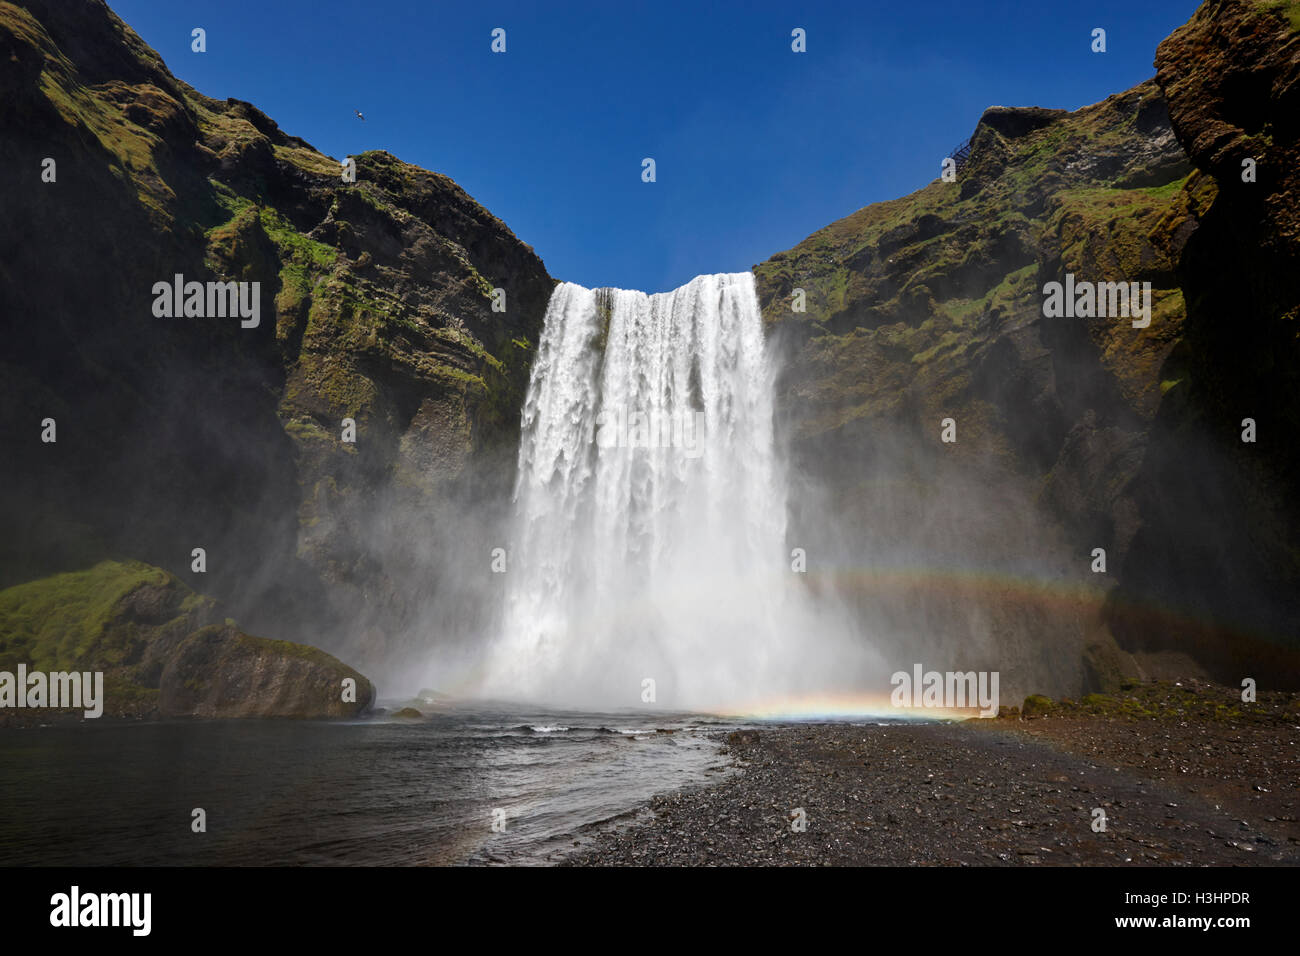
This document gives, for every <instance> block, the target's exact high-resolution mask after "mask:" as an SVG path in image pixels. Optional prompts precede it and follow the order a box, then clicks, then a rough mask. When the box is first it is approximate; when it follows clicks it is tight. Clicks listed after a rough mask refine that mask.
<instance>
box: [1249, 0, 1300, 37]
mask: <svg viewBox="0 0 1300 956" xmlns="http://www.w3.org/2000/svg"><path fill="white" fill-rule="evenodd" d="M1255 6H1256V7H1257V8H1259V9H1260V10H1264V11H1266V12H1268V13H1276V14H1278V15H1279V16H1281V17H1282V18H1283V19H1284V20H1286V22H1287V24H1288V25H1290V27H1291V31H1292V32H1293V33H1300V2H1298V0H1255Z"/></svg>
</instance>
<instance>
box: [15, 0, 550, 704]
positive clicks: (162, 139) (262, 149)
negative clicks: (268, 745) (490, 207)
mask: <svg viewBox="0 0 1300 956" xmlns="http://www.w3.org/2000/svg"><path fill="white" fill-rule="evenodd" d="M0 96H2V97H3V100H4V103H5V109H4V112H3V120H2V121H0V122H2V124H3V128H0V163H3V165H4V168H5V169H6V170H8V171H10V173H11V175H6V177H5V178H4V181H3V182H0V207H3V209H4V210H5V218H6V228H5V232H4V236H3V239H0V299H3V301H4V303H5V309H4V315H3V317H2V318H0V321H2V322H3V323H4V328H3V335H4V337H5V340H6V343H7V346H6V349H5V353H4V357H3V359H2V360H0V361H2V365H0V368H2V371H3V376H2V381H3V385H2V386H0V401H2V403H3V406H4V412H3V416H4V417H3V421H2V422H0V441H3V442H4V445H5V447H6V449H7V451H6V455H5V460H4V464H3V466H0V482H2V483H3V485H4V487H5V489H6V495H5V499H4V505H3V509H4V510H3V525H4V527H5V528H6V534H5V535H4V536H3V540H2V541H0V585H6V584H12V583H15V582H18V581H21V580H25V579H28V578H32V577H36V576H39V575H42V574H47V573H51V572H54V571H60V570H66V569H70V568H77V567H85V566H87V565H89V564H91V563H94V562H95V561H97V560H99V559H101V558H103V557H106V556H127V557H133V558H140V559H142V560H145V561H148V562H149V563H151V564H155V565H158V566H160V567H163V568H166V569H168V570H169V571H171V572H173V573H175V574H177V575H179V576H181V577H183V578H184V579H186V580H187V581H188V582H189V583H190V584H192V585H193V586H194V587H195V588H197V589H199V590H201V591H203V592H204V593H210V594H212V595H213V596H214V597H216V598H218V599H220V600H221V601H222V602H223V604H225V605H226V606H227V607H229V608H230V610H231V613H232V614H234V615H235V616H236V617H238V618H239V620H241V621H242V622H245V623H246V624H247V625H249V626H250V627H251V628H253V629H254V630H255V631H258V632H260V633H271V634H275V635H276V636H279V637H291V638H294V639H298V640H304V641H309V642H311V643H316V644H321V645H322V646H326V647H329V648H331V649H333V650H337V651H340V652H346V653H347V654H348V656H349V659H351V660H354V661H355V662H357V663H358V664H359V665H360V666H362V667H363V669H366V670H370V669H371V666H372V665H373V664H374V663H375V662H378V661H381V660H390V659H391V658H392V657H393V656H394V654H395V652H396V651H398V650H400V648H398V647H396V646H394V644H393V641H394V640H397V639H398V637H397V636H398V635H403V634H409V633H410V628H411V626H412V624H413V621H414V618H415V616H416V615H417V613H418V610H419V608H420V607H421V606H422V605H423V604H424V603H425V602H426V601H427V600H428V599H429V597H430V595H431V594H434V593H439V592H440V590H441V591H447V592H451V591H454V589H455V583H454V582H453V581H451V580H449V579H448V576H454V575H455V574H456V567H455V563H454V562H452V561H449V560H440V554H442V553H444V552H445V551H450V550H451V549H452V548H453V547H455V546H463V545H464V544H465V543H466V542H467V541H468V540H470V538H471V536H472V535H473V534H475V533H478V530H479V529H478V528H477V527H467V526H466V524H465V521H466V517H465V516H466V513H467V511H468V509H467V508H466V507H465V502H466V500H468V499H470V498H472V499H473V500H474V501H480V500H485V499H486V500H492V499H494V498H496V497H501V496H503V495H505V494H507V493H508V490H509V481H510V478H511V477H512V471H513V465H514V443H515V442H516V441H517V435H516V432H517V422H518V408H519V405H520V403H521V401H522V394H523V389H524V387H525V385H526V381H527V369H528V364H529V361H530V359H531V354H532V349H533V345H534V343H535V342H536V340H537V337H538V333H539V330H540V324H541V320H542V316H543V314H544V310H545V305H546V301H547V298H548V297H549V294H550V290H551V288H552V282H551V280H550V279H549V277H548V276H547V274H546V271H545V268H544V266H543V265H542V262H541V260H540V259H538V257H537V256H536V255H535V254H534V253H533V251H532V250H531V248H529V247H528V246H526V245H524V244H523V243H521V242H520V241H519V240H518V239H516V238H515V237H514V236H513V235H512V234H511V233H510V231H509V230H508V229H507V228H506V227H505V225H504V224H503V223H502V222H500V220H498V219H496V218H495V217H493V216H492V215H491V214H490V213H488V212H487V211H486V210H484V209H483V208H482V207H481V206H479V205H478V204H477V203H475V202H474V201H473V200H472V199H471V198H470V197H469V196H467V195H466V194H465V193H464V192H463V191H462V190H461V189H460V188H459V187H458V186H457V185H456V184H455V183H453V182H452V181H451V180H450V179H448V178H447V177H445V176H441V175H438V174H436V173H431V172H427V171H425V170H422V169H418V168H416V167H414V166H410V165H408V164H406V163H403V162H401V161H399V160H397V159H395V158H394V157H392V156H390V155H389V154H387V153H385V152H376V151H371V152H359V153H357V154H356V155H355V156H354V157H353V158H354V159H355V162H356V182H355V183H346V182H343V180H342V176H341V167H340V162H339V160H338V159H331V158H329V157H326V156H323V155H321V154H320V153H318V152H317V151H316V150H314V149H313V148H312V147H311V146H310V145H309V144H308V143H306V142H304V141H303V140H301V139H299V138H297V137H294V136H290V135H287V134H286V133H284V132H282V131H281V130H280V129H279V128H278V127H277V125H276V124H275V123H274V121H272V120H271V119H270V118H268V117H267V116H265V115H264V114H263V113H261V112H260V111H258V110H257V109H256V108H255V107H253V106H251V105H250V104H248V103H244V102H240V101H237V100H226V101H218V100H213V99H210V98H208V97H206V96H203V95H202V94H200V93H198V92H196V91H194V90H193V89H191V88H190V87H188V86H187V85H185V84H184V83H182V82H180V81H179V80H177V79H176V78H175V77H173V76H172V75H171V73H170V72H168V70H167V68H166V67H165V66H164V65H163V63H162V61H161V60H160V59H159V57H158V55H157V54H156V53H154V52H153V51H152V50H150V49H149V48H148V47H147V46H146V45H145V44H144V43H143V42H141V40H140V39H139V37H137V36H136V35H135V34H134V33H133V32H132V31H131V29H130V28H129V27H127V26H126V25H125V24H123V23H122V22H121V21H120V20H119V19H118V18H117V17H116V16H115V15H114V14H113V13H112V12H111V11H110V10H109V9H108V7H107V6H106V5H105V4H104V3H102V2H101V0H89V2H86V3H77V4H67V3H63V2H46V0H30V2H24V3H20V4H14V3H8V2H0ZM47 159H49V160H53V162H54V164H55V165H54V167H53V168H54V170H55V181H53V182H45V181H43V180H42V173H43V171H44V170H45V169H46V167H47V164H45V160H47ZM176 274H182V275H183V276H184V278H185V280H186V281H191V280H197V281H201V282H202V281H208V280H234V281H245V282H259V283H260V291H261V297H260V323H259V324H258V325H257V326H256V327H255V328H241V324H240V320H239V319H238V318H213V317H204V318H198V317H189V318H158V317H155V315H154V314H153V310H152V307H153V302H154V293H153V291H152V290H153V286H154V284H155V283H156V282H159V281H164V282H171V281H172V279H173V276H174V275H176ZM496 287H500V288H504V289H505V290H506V295H507V297H506V306H507V311H506V312H504V313H500V312H494V311H493V310H492V299H491V295H492V290H493V289H494V288H496ZM47 418H52V419H54V420H55V422H56V427H57V442H56V443H43V442H42V441H41V434H42V421H43V420H44V419H47ZM349 418H350V419H353V420H354V421H355V425H356V440H355V443H346V442H344V441H342V440H341V439H342V435H343V428H344V425H343V420H344V419H349ZM196 547H202V548H204V549H205V550H206V556H207V557H206V560H207V571H206V573H205V574H202V575H200V574H194V573H192V572H191V551H192V549H193V548H196ZM426 551H428V552H432V555H431V554H429V553H426ZM404 574H409V575H410V578H409V579H408V578H405V577H403V575H404ZM425 637H427V635H425V636H422V637H421V639H424V638H425ZM410 639H412V640H413V639H414V638H410ZM377 676H379V675H377ZM381 679H382V677H381Z"/></svg>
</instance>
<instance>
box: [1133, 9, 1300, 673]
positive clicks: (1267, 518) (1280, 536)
mask: <svg viewBox="0 0 1300 956" xmlns="http://www.w3.org/2000/svg"><path fill="white" fill-rule="evenodd" d="M1156 80H1157V82H1158V83H1159V84H1160V86H1161V87H1162V89H1163V90H1164V91H1165V96H1166V98H1167V100H1168V103H1169V111H1170V116H1171V118H1172V120H1173V124H1174V129H1175V131H1176V132H1177V135H1178V139H1179V142H1180V143H1182V145H1183V147H1184V149H1185V150H1186V151H1187V154H1188V155H1189V156H1190V158H1191V160H1192V162H1193V163H1195V165H1196V166H1197V168H1198V169H1200V170H1202V171H1203V172H1204V173H1205V174H1206V175H1208V176H1213V177H1214V180H1215V181H1216V182H1217V183H1218V192H1217V195H1216V196H1215V198H1214V201H1213V203H1212V204H1211V205H1210V206H1209V208H1208V209H1207V210H1206V211H1205V213H1204V214H1203V216H1202V217H1201V220H1200V228H1199V229H1197V230H1196V232H1195V233H1193V234H1192V236H1191V237H1190V239H1189V240H1188V242H1187V246H1186V248H1185V249H1184V251H1183V254H1182V256H1181V258H1180V260H1179V263H1178V273H1177V278H1178V281H1179V283H1180V284H1181V286H1182V289H1183V294H1184V298H1185V300H1186V303H1187V317H1186V320H1185V322H1184V324H1183V331H1182V340H1181V343H1180V345H1179V347H1178V349H1177V350H1176V351H1175V352H1174V353H1173V354H1172V355H1171V356H1170V359H1169V361H1168V363H1167V365H1166V368H1165V370H1164V372H1163V373H1162V378H1164V379H1172V380H1176V381H1177V382H1178V383H1179V384H1178V386H1177V387H1176V388H1173V389H1171V390H1169V391H1167V392H1166V393H1165V395H1164V397H1163V401H1162V403H1161V406H1160V409H1159V413H1158V415H1157V418H1156V420H1155V422H1154V425H1153V427H1152V430H1151V435H1150V442H1149V449H1148V452H1147V454H1146V456H1145V458H1144V459H1143V462H1142V464H1141V470H1140V471H1139V472H1138V474H1137V477H1136V478H1135V481H1134V499H1135V502H1136V504H1137V509H1138V514H1139V516H1140V519H1141V529H1140V531H1139V532H1138V534H1137V536H1136V537H1135V539H1134V541H1133V545H1132V548H1131V550H1130V554H1129V558H1128V560H1127V562H1126V564H1125V566H1124V569H1123V573H1122V576H1121V578H1120V587H1119V589H1118V590H1117V591H1116V592H1115V594H1114V596H1113V601H1112V604H1111V607H1110V609H1109V611H1110V621H1111V626H1112V628H1113V630H1114V631H1115V633H1116V635H1117V636H1119V637H1120V639H1121V640H1122V641H1123V642H1124V643H1125V644H1126V645H1129V646H1133V647H1140V648H1144V649H1150V650H1152V651H1155V652H1164V651H1169V650H1172V649H1185V650H1187V651H1188V652H1190V653H1194V654H1196V655H1197V656H1198V657H1200V658H1202V659H1204V660H1206V661H1208V662H1209V663H1210V665H1211V666H1213V668H1214V669H1215V670H1216V671H1217V672H1218V673H1219V674H1221V675H1222V676H1223V679H1224V680H1225V681H1226V680H1229V679H1231V682H1232V683H1234V684H1236V683H1239V682H1240V680H1241V679H1242V678H1244V677H1253V678H1254V679H1255V680H1257V681H1258V682H1259V685H1260V686H1261V687H1264V686H1276V685H1277V684H1278V683H1284V684H1285V685H1286V686H1289V687H1292V688H1295V687H1300V664H1297V661H1296V654H1295V651H1296V650H1297V648H1300V501H1298V500H1297V497H1296V491H1297V488H1300V443H1297V441H1296V432H1297V428H1300V4H1297V3H1278V2H1255V0H1215V2H1207V3H1205V4H1204V5H1202V7H1201V8H1200V9H1199V10H1198V11H1197V12H1196V14H1195V16H1193V17H1192V19H1191V20H1190V21H1189V22H1188V23H1187V24H1186V25H1184V26H1182V27H1180V28H1179V29H1178V30H1176V31H1174V33H1173V34H1172V35H1171V36H1170V37H1169V38H1168V39H1167V40H1165V41H1164V42H1163V43H1162V44H1160V47H1159V49H1158V51H1157V53H1156ZM1248 160H1253V172H1254V176H1253V178H1254V181H1253V182H1248V181H1245V179H1249V178H1251V177H1249V176H1246V177H1243V173H1245V172H1246V170H1247V168H1248V167H1250V166H1251V164H1250V163H1248V162H1247V161H1248ZM1245 419H1251V420H1253V422H1254V424H1255V429H1256V441H1255V442H1253V443H1250V442H1243V441H1242V434H1243V431H1244V425H1243V422H1244V420H1245ZM1171 610H1173V611H1175V612H1177V613H1178V614H1179V617H1180V619H1179V620H1173V621H1171V620H1170V618H1171V614H1170V611H1171Z"/></svg>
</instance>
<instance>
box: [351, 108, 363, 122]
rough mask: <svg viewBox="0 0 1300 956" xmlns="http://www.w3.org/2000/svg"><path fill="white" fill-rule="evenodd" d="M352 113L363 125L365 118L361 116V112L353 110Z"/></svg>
mask: <svg viewBox="0 0 1300 956" xmlns="http://www.w3.org/2000/svg"><path fill="white" fill-rule="evenodd" d="M352 112H354V113H356V114H357V118H358V119H360V120H361V122H363V123H364V122H365V121H366V118H365V117H364V116H362V115H361V110H353V111H352Z"/></svg>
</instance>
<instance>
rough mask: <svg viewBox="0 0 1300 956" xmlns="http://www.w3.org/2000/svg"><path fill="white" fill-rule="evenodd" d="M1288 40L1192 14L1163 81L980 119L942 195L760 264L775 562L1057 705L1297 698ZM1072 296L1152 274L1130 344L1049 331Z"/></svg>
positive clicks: (935, 190) (1271, 22)
mask: <svg viewBox="0 0 1300 956" xmlns="http://www.w3.org/2000/svg"><path fill="white" fill-rule="evenodd" d="M1288 9H1290V12H1291V16H1290V18H1288ZM1294 19H1295V17H1294V7H1292V8H1286V5H1284V4H1277V3H1260V4H1256V3H1251V2H1245V0H1224V2H1208V3H1206V4H1205V5H1204V6H1203V7H1202V8H1201V10H1200V11H1199V12H1198V13H1197V14H1196V16H1195V17H1194V18H1193V19H1192V21H1191V22H1190V23H1189V24H1188V25H1187V26H1185V27H1183V28H1182V29H1180V30H1179V31H1177V32H1176V33H1175V34H1174V35H1173V36H1172V37H1170V38H1169V40H1167V41H1166V42H1165V43H1164V44H1163V45H1162V46H1161V47H1160V51H1159V56H1158V58H1157V67H1158V71H1157V77H1156V80H1155V81H1150V82H1147V83H1143V84H1141V85H1140V86H1138V87H1135V88H1134V89H1132V90H1129V91H1128V92H1126V93H1122V94H1119V95H1116V96H1112V97H1110V98H1109V99H1107V100H1105V101H1104V102H1101V103H1098V104H1096V105H1094V106H1090V107H1086V108H1083V109H1080V110H1077V111H1074V112H1065V111H1062V110H1050V109H1039V108H1025V109H1015V108H1003V107H994V108H991V109H989V110H988V111H986V112H985V114H984V115H983V116H982V117H981V119H980V121H979V123H978V125H977V126H976V129H975V131H974V134H973V136H972V138H971V142H970V147H971V148H970V153H969V157H968V158H967V159H966V161H965V162H964V163H963V164H962V165H961V166H960V167H959V169H958V170H957V174H956V176H955V179H954V181H944V180H943V179H939V180H936V181H935V182H933V183H932V184H931V185H929V186H927V187H925V188H924V189H922V190H920V191H918V192H916V193H914V194H912V195H911V196H908V197H905V198H903V199H900V200H896V201H893V202H887V203H880V204H877V205H873V206H869V207H866V208H864V209H862V210H859V211H858V212H856V213H854V214H853V215H851V216H849V217H847V218H846V219H843V220H841V221H839V222H837V223H834V224H832V225H830V226H828V227H827V228H825V229H823V230H821V231H820V232H818V233H815V234H814V235H812V236H810V237H809V238H808V239H806V240H804V241H803V242H802V243H800V244H799V245H798V246H796V247H795V248H794V249H791V250H789V251H788V252H784V253H780V254H778V255H775V256H773V257H772V258H771V259H770V260H768V261H767V262H765V263H763V264H761V265H759V266H756V267H755V274H756V277H757V282H758V285H759V291H760V297H761V300H762V303H763V308H764V315H765V319H766V321H767V322H768V324H769V326H770V327H771V328H772V330H773V335H774V336H775V338H776V340H777V342H778V343H779V344H780V345H781V346H782V354H783V356H784V357H785V364H784V366H783V370H782V374H781V379H780V386H779V389H780V396H779V402H780V415H781V424H782V433H783V434H784V436H785V438H786V440H787V441H788V442H789V443H790V446H791V448H792V450H793V452H794V455H795V459H796V461H797V462H798V463H799V466H800V473H801V480H802V489H803V494H802V497H801V498H800V497H796V502H800V501H802V502H803V503H806V504H799V503H797V504H796V506H795V509H794V511H795V513H794V515H793V518H794V520H793V523H792V538H799V537H801V536H802V537H803V538H805V539H807V540H810V541H813V542H815V543H819V544H822V545H823V547H822V549H821V550H822V552H823V554H822V557H823V567H824V568H827V569H830V570H832V571H833V572H834V573H833V574H830V575H828V577H829V578H830V580H829V583H828V584H827V585H825V586H830V587H833V588H836V589H837V590H839V591H840V593H842V594H844V595H846V596H848V597H850V599H851V600H853V601H854V603H855V604H856V606H857V607H858V609H859V611H860V613H861V616H862V617H863V619H864V620H865V621H866V622H867V625H868V627H869V628H874V630H875V632H876V634H878V635H880V637H881V639H882V640H884V641H885V642H886V643H888V641H889V637H890V636H893V637H895V639H896V641H897V653H899V654H904V655H905V654H909V653H910V654H915V653H918V652H923V651H924V650H925V649H927V648H928V649H929V651H930V652H931V653H932V654H936V655H939V656H940V657H941V658H942V659H943V660H949V661H951V662H952V663H953V664H954V665H958V664H965V665H966V666H975V665H977V664H979V665H982V666H986V667H990V668H997V667H999V666H1000V667H1001V668H1002V669H1003V671H1004V675H1003V679H1004V681H1005V680H1007V679H1008V678H1010V679H1011V681H1012V682H1013V686H1014V687H1017V688H1020V689H1032V687H1033V686H1035V685H1037V686H1041V687H1052V688H1054V689H1055V692H1059V693H1077V692H1079V691H1081V690H1087V689H1094V688H1100V687H1105V686H1107V685H1111V684H1113V683H1114V681H1115V679H1116V678H1117V677H1118V676H1119V675H1120V674H1122V673H1147V674H1160V673H1164V672H1169V671H1172V672H1174V673H1178V672H1182V673H1189V672H1195V671H1196V670H1198V669H1199V670H1203V671H1209V672H1212V673H1213V674H1214V675H1216V676H1218V677H1219V678H1220V679H1222V680H1224V681H1230V682H1232V683H1234V684H1235V683H1237V682H1239V681H1240V679H1241V678H1242V677H1245V676H1256V677H1257V678H1258V677H1259V675H1260V674H1263V675H1265V678H1263V679H1266V680H1267V681H1269V682H1270V683H1273V684H1275V685H1276V684H1277V683H1283V684H1285V685H1288V686H1296V685H1297V683H1300V666H1298V662H1300V635H1298V634H1297V630H1296V624H1295V621H1296V610H1297V605H1296V602H1297V595H1300V564H1297V559H1296V551H1295V542H1296V540H1297V536H1296V530H1297V528H1296V524H1295V517H1296V512H1295V506H1294V504H1293V503H1292V502H1291V501H1289V500H1288V498H1289V490H1290V489H1294V488H1295V478H1296V470H1295V461H1296V457H1295V456H1296V452H1295V445H1294V443H1292V442H1290V441H1289V440H1288V437H1287V434H1286V430H1287V428H1293V427H1294V426H1295V424H1296V423H1297V421H1300V417H1298V416H1297V414H1296V412H1297V408H1296V401H1297V398H1296V395H1297V391H1296V388H1295V382H1294V378H1295V375H1296V372H1295V369H1296V363H1295V359H1296V357H1297V356H1296V334H1295V318H1296V303H1297V295H1296V277H1297V276H1300V270H1297V268H1296V265H1297V257H1296V246H1295V242H1296V236H1297V230H1296V220H1295V209H1296V207H1297V204H1298V202H1300V191H1298V190H1297V188H1296V185H1297V183H1296V178H1295V177H1296V172H1295V170H1296V162H1295V160H1296V154H1295V150H1296V148H1297V138H1296V126H1295V123H1296V117H1297V116H1298V115H1300V113H1297V111H1296V109H1295V98H1296V95H1297V94H1296V92H1295V91H1296V86H1295V82H1294V80H1295V75H1296V71H1297V64H1298V63H1300V42H1298V41H1297V39H1296V32H1295V26H1294ZM1247 154H1250V155H1253V156H1255V157H1256V158H1257V159H1258V161H1259V168H1260V173H1259V177H1258V180H1257V181H1256V182H1255V183H1250V184H1244V183H1242V182H1241V159H1242V158H1243V157H1244V156H1246V155H1247ZM935 171H936V174H937V173H939V172H940V169H939V162H938V158H936V163H935ZM1067 274H1070V275H1073V276H1074V277H1075V279H1076V280H1079V281H1087V282H1093V283H1100V282H1121V281H1122V282H1129V283H1134V282H1136V283H1148V282H1149V283H1150V289H1151V299H1150V303H1151V311H1150V323H1149V325H1146V326H1145V327H1141V328H1138V327H1134V324H1133V321H1132V320H1131V318H1130V317H1128V316H1122V317H1115V316H1104V317H1101V316H1097V317H1052V318H1049V317H1047V316H1045V315H1044V292H1045V289H1046V287H1047V284H1048V283H1051V282H1063V281H1064V280H1065V277H1066V275H1067ZM800 289H802V290H803V293H804V297H805V302H806V311H804V312H799V311H796V310H795V303H796V292H797V290H800ZM1139 321H1140V320H1139ZM1246 417H1251V418H1254V419H1255V420H1256V421H1257V422H1258V423H1259V427H1260V429H1261V432H1260V435H1261V437H1260V438H1259V440H1258V442H1256V443H1254V444H1247V443H1243V442H1242V441H1241V433H1242V424H1241V420H1242V419H1243V418H1246ZM946 419H951V421H952V425H953V428H952V429H951V430H950V431H949V433H948V437H950V438H955V439H956V440H955V441H953V442H945V441H943V440H942V439H943V437H944V430H943V424H944V421H945V420H946ZM826 511H829V512H830V513H831V514H834V515H835V516H836V526H835V527H834V528H832V529H826V528H824V527H821V526H820V524H819V521H818V519H817V518H816V517H815V516H814V515H815V514H817V513H824V512H826ZM795 543H798V542H797V541H796V542H795ZM1098 548H1100V549H1103V550H1104V552H1105V570H1104V571H1101V570H1099V565H1098V564H1097V558H1096V554H1095V549H1098ZM818 586H821V585H818ZM912 659H914V658H910V657H909V658H908V660H909V661H910V660H912ZM1008 672H1009V673H1008ZM1008 696H1010V695H1008Z"/></svg>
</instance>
